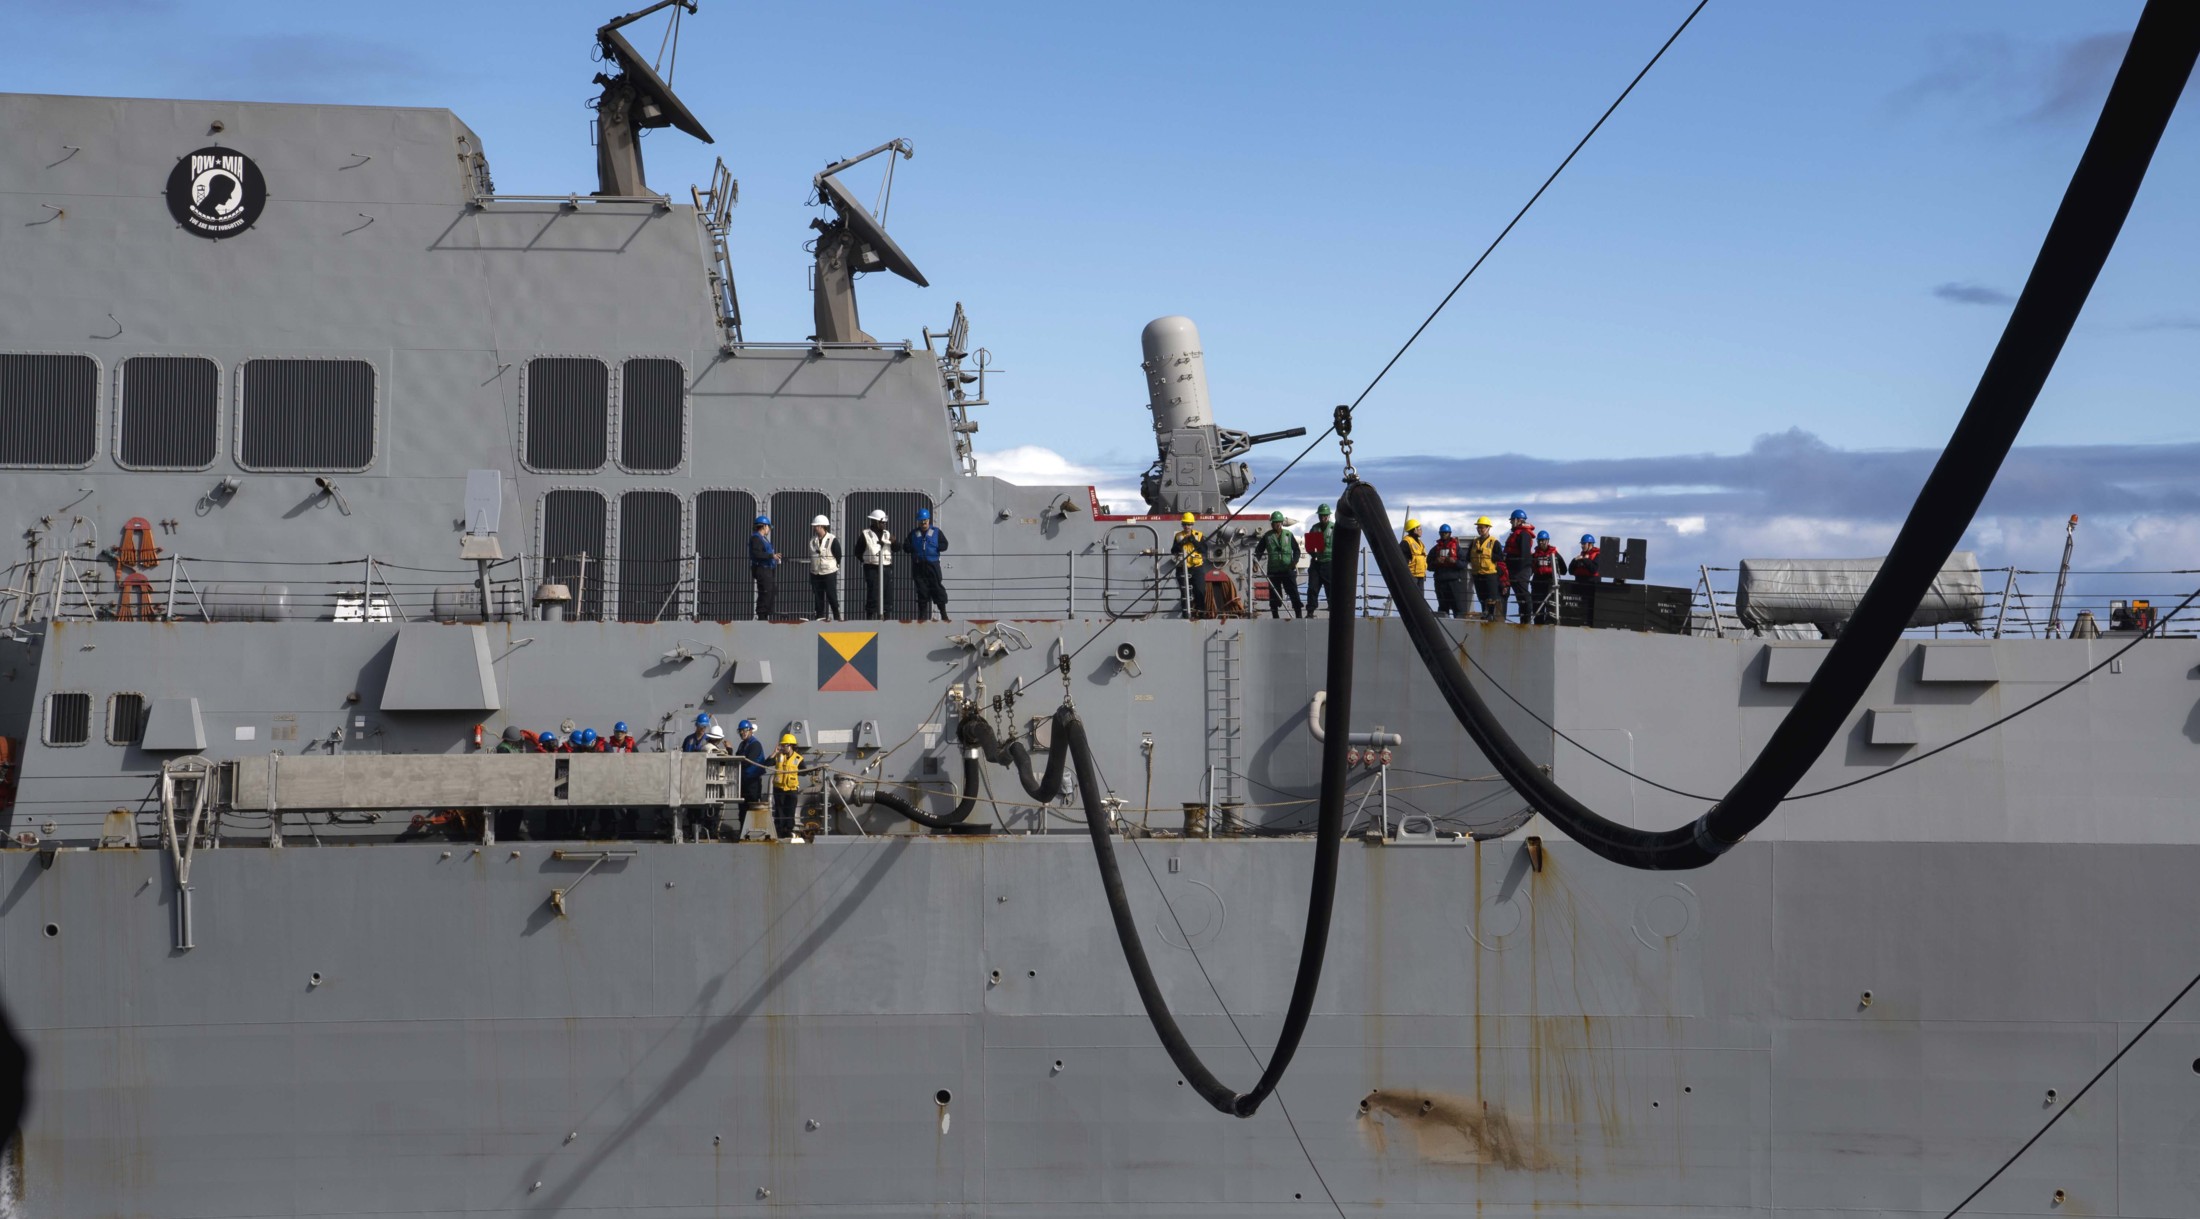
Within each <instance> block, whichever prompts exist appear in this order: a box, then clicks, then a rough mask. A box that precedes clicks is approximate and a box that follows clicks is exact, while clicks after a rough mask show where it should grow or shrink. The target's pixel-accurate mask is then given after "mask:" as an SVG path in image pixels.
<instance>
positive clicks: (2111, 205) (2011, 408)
mask: <svg viewBox="0 0 2200 1219" xmlns="http://www.w3.org/2000/svg"><path fill="white" fill-rule="evenodd" d="M2196 56H2200V5H2196V4H2192V3H2189V0H2149V3H2148V4H2147V7H2146V10H2145V11H2144V12H2143V13H2141V14H2140V16H2139V24H2138V27H2137V28H2136V29H2135V30H2134V31H2133V32H2132V36H2131V45H2130V48H2129V49H2128V50H2127V51H2126V52H2125V54H2124V62H2123V66H2122V67H2121V68H2120V69H2118V71H2117V73H2116V82H2115V84H2114V85H2113V86H2111V87H2110V89H2109V94H2108V100H2107V102H2106V103H2104V104H2103V105H2102V107H2101V117H2100V120H2099V122H2098V123H2096V124H2095V126H2094V129H2093V137H2092V139H2091V140H2090V141H2088V143H2087V144H2086V149H2085V153H2084V155H2083V156H2081V157H2080V158H2079V159H2078V167H2077V169H2076V170H2075V171H2074V172H2073V173H2072V174H2071V178H2070V186H2069V189H2068V190H2066V191H2065V192H2064V194H2063V201H2062V206H2061V207H2060V208H2058V209H2057V210H2056V213H2055V219H2054V222H2053V223H2052V224H2050V225H2049V226H2048V230H2047V237H2046V239H2045V240H2044V241H2043V242H2042V243H2041V245H2040V253H2039V258H2038V259H2037V260H2036V261H2035V262H2034V263H2033V266H2032V274H2031V276H2030V277H2029V278H2028V279H2027V280H2026V281H2025V285H2024V291H2023V293H2022V294H2021V295H2020V296H2019V297H2018V298H2017V304H2016V307H2015V309H2013V310H2012V311H2011V312H2010V315H2009V323H2008V325H2007V326H2006V327H2004V328H2003V330H2002V336H2001V342H2000V343H1999V344H1998V345H1997V346H1996V347H1995V348H1994V354H1993V356H1992V357H1991V358H1990V359H1989V360H1988V361H1987V363H1986V370H1985V372H1984V373H1982V374H1981V375H1980V377H1979V383H1978V388H1977V389H1976V390H1975V391H1973V393H1972V395H1971V402H1970V405H1969V406H1968V407H1966V408H1965V410H1964V413H1963V418H1962V420H1961V421H1960V422H1958V423H1957V425H1956V429H1955V433H1954V435H1953V436H1951V437H1950V438H1949V441H1948V447H1947V448H1946V449H1945V450H1944V451H1943V452H1942V453H1941V456H1940V461H1939V462H1938V463H1937V464H1936V465H1935V466H1934V467H1933V472H1932V474H1931V476H1930V477H1928V478H1927V479H1926V480H1925V486H1924V488H1923V489H1922V490H1920V491H1919V492H1918V496H1917V501H1916V502H1915V503H1914V504H1912V505H1911V507H1910V514H1909V516H1908V518H1907V519H1905V520H1904V521H1903V523H1902V531H1901V532H1900V533H1899V534H1898V535H1896V537H1895V542H1894V546H1893V548H1892V549H1890V550H1889V551H1888V552H1887V558H1886V560H1885V562H1883V563H1882V564H1881V565H1880V570H1879V574H1878V576H1877V577H1876V578H1874V579H1873V581H1872V584H1871V587H1870V588H1869V589H1867V590H1866V591H1865V593H1864V597H1863V600H1862V601H1861V602H1860V603H1859V604H1858V606H1857V609H1856V613H1855V615H1854V616H1852V617H1851V618H1850V619H1849V621H1848V624H1847V625H1846V626H1845V627H1844V628H1843V629H1842V631H1841V634H1840V637H1839V638H1837V639H1835V640H1834V643H1833V647H1832V648H1831V649H1830V650H1829V651H1828V652H1827V654H1826V658H1825V661H1824V663H1822V664H1820V665H1819V666H1818V673H1817V675H1816V676H1815V677H1813V678H1812V679H1811V682H1810V685H1809V686H1808V687H1806V688H1805V689H1804V691H1803V693H1802V695H1801V696H1800V697H1799V698H1798V699H1797V700H1796V702H1795V705H1794V706H1793V707H1791V708H1789V710H1788V713H1787V715H1786V717H1785V718H1783V719H1782V720H1781V721H1780V725H1779V727H1778V728H1777V729H1775V730H1774V732H1773V734H1772V737H1771V739H1770V740H1769V741H1767V742H1766V744H1765V747H1764V749H1763V750H1761V751H1760V752H1759V753H1758V755H1757V758H1756V760H1755V761H1754V762H1752V763H1751V764H1750V766H1749V769H1748V770H1746V771H1744V772H1743V774H1742V777H1741V778H1740V779H1739V780H1737V781H1736V782H1735V784H1734V786H1733V788H1732V789H1730V790H1729V791H1728V792H1727V794H1726V797H1725V799H1723V800H1721V801H1719V803H1717V804H1715V805H1713V806H1712V807H1711V809H1710V810H1709V811H1708V812H1706V813H1705V814H1704V815H1703V816H1702V817H1700V818H1698V819H1697V821H1696V822H1695V823H1694V824H1692V825H1687V826H1681V827H1678V828H1675V829H1671V830H1663V831H1647V830H1638V829H1635V828H1633V827H1631V826H1626V825H1621V824H1619V823H1618V822H1615V821H1612V820H1610V819H1608V818H1605V817H1603V816H1600V815H1598V814H1597V813H1596V812H1595V811H1593V810H1592V809H1590V808H1588V807H1587V806H1586V805H1584V804H1582V803H1581V802H1580V801H1578V800H1575V799H1574V798H1573V797H1572V796H1570V795H1568V794H1566V792H1565V791H1564V790H1563V789H1562V788H1560V787H1559V786H1558V784H1556V783H1555V782H1553V781H1552V779H1551V778H1550V776H1548V775H1546V774H1544V773H1543V772H1542V770H1541V769H1539V768H1538V767H1537V766H1536V764H1535V763H1534V762H1532V761H1531V760H1530V759H1529V758H1528V756H1527V754H1526V753H1525V752H1524V751H1523V750H1522V749H1521V748H1520V746H1519V744H1518V742H1516V741H1514V740H1513V738H1512V735H1511V734H1510V733H1508V732H1506V731H1505V729H1504V727H1503V726H1502V725H1500V724H1499V723H1498V722H1497V719H1496V717H1495V716H1494V715H1492V714H1491V713H1490V708H1489V705H1488V704H1487V703H1485V702H1484V701H1483V700H1482V697H1481V695H1480V694H1478V693H1476V691H1475V690H1474V688H1473V686H1472V685H1470V684H1469V683H1468V681H1467V677H1466V674H1465V673H1464V672H1463V671H1462V670H1461V669H1460V667H1459V661H1458V658H1457V657H1456V656H1455V655H1454V653H1453V650H1452V643H1451V640H1450V639H1449V637H1447V636H1446V635H1445V634H1444V632H1443V628H1442V627H1441V626H1439V625H1438V624H1437V621H1436V616H1435V614H1434V613H1432V612H1431V611H1430V610H1429V608H1428V606H1427V605H1426V604H1425V603H1424V602H1423V601H1422V599H1421V597H1420V590H1419V585H1418V583H1417V582H1415V581H1413V580H1412V579H1411V577H1410V576H1409V575H1407V573H1406V560H1405V556H1404V555H1403V553H1401V552H1400V551H1399V549H1398V542H1397V535H1396V534H1395V533H1394V532H1393V531H1392V530H1391V527H1390V518H1389V517H1388V516H1387V515H1386V514H1385V513H1384V511H1383V502H1382V497H1381V496H1380V495H1378V494H1376V492H1375V489H1374V488H1373V487H1370V486H1368V485H1366V484H1364V483H1357V484H1354V485H1352V486H1350V487H1349V488H1348V489H1347V490H1346V491H1345V493H1344V495H1343V497H1342V499H1341V501H1340V504H1339V513H1338V516H1339V523H1340V525H1341V524H1343V523H1344V522H1346V521H1353V520H1357V521H1358V523H1359V524H1360V525H1361V527H1362V528H1363V529H1364V530H1365V531H1366V533H1367V537H1368V540H1369V543H1370V545H1371V546H1372V547H1373V549H1374V552H1375V562H1376V565H1377V566H1378V567H1380V568H1381V569H1382V573H1383V580H1384V583H1386V584H1387V585H1389V587H1390V590H1391V593H1392V597H1393V600H1394V602H1395V603H1396V604H1397V606H1398V608H1399V612H1400V614H1401V616H1402V617H1403V618H1404V620H1405V626H1406V632H1407V634H1408V635H1409V636H1410V637H1411V638H1412V640H1413V645H1414V647H1415V649H1416V650H1417V651H1419V652H1420V654H1421V660H1422V663H1423V664H1424V665H1426V666H1427V668H1428V670H1429V673H1430V675H1431V676H1432V677H1434V678H1435V679H1436V684H1437V686H1438V688H1439V689H1440V690H1441V691H1442V693H1443V696H1444V701H1445V702H1446V703H1448V704H1449V705H1450V706H1451V709H1452V713H1453V714H1454V715H1455V716H1457V717H1458V720H1459V723H1460V725H1461V726H1462V727H1464V728H1465V729H1466V731H1467V735H1468V736H1470V737H1471V738H1473V740H1474V743H1475V744H1476V745H1477V746H1479V747H1480V748H1481V750H1482V752H1483V753H1484V754H1486V755H1488V756H1489V759H1490V761H1491V763H1492V764H1493V765H1495V766H1496V767H1497V770H1498V772H1499V773H1500V774H1502V775H1503V776H1504V777H1505V779H1506V781H1507V782H1509V783H1511V784H1512V786H1513V789H1514V790H1516V791H1518V792H1519V793H1520V794H1521V796H1522V797H1524V798H1525V799H1527V801H1528V802H1529V803H1530V804H1532V805H1534V806H1535V808H1536V809H1537V811H1539V812H1541V813H1543V814H1544V816H1546V817H1548V818H1549V819H1550V820H1551V821H1552V822H1553V823H1554V824H1556V825H1557V826H1558V827H1559V828H1560V829H1562V830H1564V831H1565V832H1566V833H1567V834H1568V835H1570V836H1572V837H1573V838H1574V839H1575V840H1577V841H1579V842H1580V843H1581V844H1582V845H1583V846H1586V847H1588V848H1589V849H1590V850H1592V851H1594V852H1596V853H1597V854H1598V855H1601V856H1603V857H1604V858H1606V859H1609V860H1611V861H1613V862H1614V863H1620V864H1625V865H1627V866H1628V867H1634V868H1647V869H1660V870H1663V869H1677V868H1697V867H1702V866H1703V865H1705V864H1708V863H1710V862H1711V861H1712V860H1714V859H1717V858H1718V857H1719V856H1720V855H1722V854H1724V853H1725V852H1726V851H1727V850H1728V849H1729V848H1730V847H1732V846H1733V845H1734V844H1735V843H1737V842H1739V841H1741V839H1742V837H1743V836H1744V835H1746V834H1748V833H1749V832H1750V831H1751V830H1754V829H1756V828H1757V827H1758V826H1760V825H1762V824H1764V822H1765V819H1766V818H1767V817H1769V816H1771V815H1772V810H1773V808H1774V807H1776V806H1777V805H1778V804H1779V803H1780V802H1781V801H1782V800H1784V799H1786V798H1787V796H1788V794H1789V793H1790V792H1791V791H1793V790H1794V788H1795V784H1796V783H1797V782H1798V781H1800V780H1801V779H1802V777H1803V774H1804V772H1805V771H1807V770H1809V769H1810V767H1811V765H1812V764H1813V763H1815V762H1816V761H1817V760H1818V757H1819V755H1820V754H1822V753H1823V752H1824V751H1825V748H1826V746H1827V745H1828V744H1829V743H1831V742H1832V740H1833V737H1834V735H1835V734H1836V733H1837V732H1839V731H1840V729H1841V726H1842V724H1844V723H1846V722H1847V720H1848V716H1849V713H1850V712H1851V711H1854V710H1855V709H1856V704H1857V703H1858V701H1860V700H1861V699H1862V698H1863V696H1864V691H1865V689H1866V687H1868V686H1869V685H1870V683H1871V680H1872V678H1873V677H1874V676H1875V675H1876V674H1877V673H1878V671H1879V668H1880V666H1881V665H1882V664H1884V663H1885V661H1886V659H1887V657H1888V656H1889V655H1890V654H1891V653H1892V652H1893V651H1894V646H1895V643H1896V642H1897V641H1898V640H1900V639H1901V637H1902V632H1903V630H1904V629H1905V628H1907V627H1908V626H1909V621H1910V616H1911V614H1912V613H1914V612H1915V611H1916V608H1917V605H1918V602H1919V601H1920V600H1921V599H1922V598H1923V597H1924V595H1925V593H1926V591H1927V590H1928V589H1929V588H1930V587H1931V585H1932V582H1933V580H1934V578H1935V577H1936V576H1938V575H1939V574H1940V569H1941V565H1942V564H1943V563H1945V562H1946V561H1947V558H1948V555H1949V553H1950V552H1951V551H1953V550H1954V549H1955V547H1956V545H1957V544H1958V543H1959V542H1961V541H1962V539H1963V531H1964V530H1965V529H1967V528H1969V527H1970V523H1971V519H1972V517H1973V516H1974V515H1975V514H1976V513H1977V512H1978V509H1979V505H1980V504H1981V503H1982V502H1983V501H1984V500H1985V498H1986V492H1987V490H1988V488H1989V487H1991V486H1992V485H1993V481H1994V475H1995V474H1996V473H1997V472H1998V471H1999V470H2000V469H2001V463H2002V461H2003V459H2004V458H2006V457H2007V456H2008V455H2009V449H2010V447H2011V446H2012V445H2014V444H2015V443H2016V438H2017V432H2018V430H2019V429H2021V428H2022V427H2023V425H2024V420H2025V416H2026V415H2027V414H2028V413H2030V411H2031V409H2032V404H2033V403H2034V402H2035V401H2036V400H2037V399H2038V397H2039V393H2040V388H2041V387H2042V386H2043V385H2044V384H2045V383H2046V381H2047V376H2048V373H2049V372H2050V371H2052V370H2053V369H2054V367H2055V359H2056V357H2057V356H2058V355H2059V354H2060V353H2061V351H2062V346H2063V343H2064V342H2065V341H2066V340H2067V339H2068V338H2069V337H2070V330H2071V327H2072V326H2073V325H2074V324H2075V323H2076V322H2077V320H2078V313H2079V311H2080V310H2081V309H2082V308H2084V306H2085V300H2086V296H2087V294H2088V293H2090V292H2091V291H2092V288H2093V283H2094V280H2095V279H2096V277H2098V276H2099V274H2100V271H2101V267H2102V265H2103V264H2104V263H2106V262H2107V260H2108V254H2109V251H2110V250H2111V249H2112V248H2114V246H2115V244H2116V236H2117V234H2118V233H2119V232H2120V231H2121V230H2122V228H2123V223H2124V219H2125V217H2126V216H2127V215H2129V213H2130V211H2131V204H2132V200H2133V199H2134V198H2136V197H2137V195H2138V192H2139V185H2140V183H2141V182H2142V181H2144V180H2145V178H2146V171H2147V165H2148V162H2149V161H2150V160H2151V159H2152V158H2153V156H2154V150H2155V147H2156V145H2157V144H2158V143H2159V142H2160V140H2161V136H2162V130H2163V128H2164V127H2166V126H2167V125H2168V123H2169V119H2170V115H2171V114H2172V113H2173V112H2174V111H2175V110H2176V108H2177V99H2178V95H2179V94H2180V93H2182V92H2183V91H2184V87H2185V81H2186V79H2187V78H2188V77H2189V76H2190V75H2191V74H2192V67H2193V61H2194V59H2195V58H2196ZM1330 646H1331V647H1332V648H1335V647H1336V646H1337V644H1336V642H1335V640H1334V637H1332V642H1331V645H1330ZM1345 646H1347V647H1349V646H1350V640H1349V639H1347V640H1346V643H1345ZM1329 689H1330V697H1331V699H1332V701H1334V699H1335V697H1336V691H1337V689H1338V685H1337V683H1336V682H1335V680H1334V679H1332V681H1331V683H1330V686H1329ZM1333 722H1341V721H1333ZM1339 735H1340V734H1338V733H1331V734H1330V736H1331V737H1332V738H1335V737H1338V736H1339ZM1327 778H1328V774H1327V771H1326V769H1325V771H1324V783H1325V794H1326V782H1327Z"/></svg>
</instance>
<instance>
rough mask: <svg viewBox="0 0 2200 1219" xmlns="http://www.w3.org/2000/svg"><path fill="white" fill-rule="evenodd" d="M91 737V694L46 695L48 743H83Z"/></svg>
mask: <svg viewBox="0 0 2200 1219" xmlns="http://www.w3.org/2000/svg"><path fill="white" fill-rule="evenodd" d="M91 739H92V696H91V695H89V694H49V695H47V696H46V743H47V744H48V745H82V744H84V743H85V742H86V741H89V740H91Z"/></svg>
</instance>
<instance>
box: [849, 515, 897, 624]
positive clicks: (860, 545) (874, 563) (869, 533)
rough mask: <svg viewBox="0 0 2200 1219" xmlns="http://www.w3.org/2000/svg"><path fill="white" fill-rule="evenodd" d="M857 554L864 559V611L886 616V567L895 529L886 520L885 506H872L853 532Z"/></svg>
mask: <svg viewBox="0 0 2200 1219" xmlns="http://www.w3.org/2000/svg"><path fill="white" fill-rule="evenodd" d="M856 557H857V558H858V559H861V560H862V561H863V613H864V616H865V617H867V618H884V617H885V616H886V569H887V568H888V567H891V566H892V565H893V562H894V531H893V529H892V528H891V527H890V526H888V525H887V523H886V509H884V508H873V509H871V515H870V518H869V519H868V520H866V521H865V522H864V523H863V532H862V533H860V534H857V535H856Z"/></svg>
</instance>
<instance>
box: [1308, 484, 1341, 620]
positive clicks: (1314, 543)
mask: <svg viewBox="0 0 2200 1219" xmlns="http://www.w3.org/2000/svg"><path fill="white" fill-rule="evenodd" d="M1334 529H1335V526H1333V525H1332V524H1330V521H1329V505H1327V504H1323V505H1322V506H1321V507H1319V508H1316V509H1314V527H1313V528H1311V529H1308V530H1307V531H1306V613H1305V615H1304V616H1305V617H1308V618H1311V617H1313V616H1314V610H1315V609H1316V608H1317V607H1319V606H1320V605H1321V603H1322V590H1323V589H1324V588H1328V587H1329V560H1330V557H1331V556H1330V546H1329V540H1330V538H1331V537H1332V536H1334V535H1333V533H1332V530H1334ZM1329 611H1330V612H1331V613H1335V612H1336V611H1337V590H1336V589H1333V588H1331V589H1329Z"/></svg>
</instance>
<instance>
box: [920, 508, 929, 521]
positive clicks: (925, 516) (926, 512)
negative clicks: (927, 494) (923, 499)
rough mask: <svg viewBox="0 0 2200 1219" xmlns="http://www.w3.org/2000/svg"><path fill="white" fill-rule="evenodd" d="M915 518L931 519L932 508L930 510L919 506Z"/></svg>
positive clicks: (921, 519)
mask: <svg viewBox="0 0 2200 1219" xmlns="http://www.w3.org/2000/svg"><path fill="white" fill-rule="evenodd" d="M917 519H918V520H920V521H929V520H931V519H932V510H931V509H930V508H919V509H917Z"/></svg>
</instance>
